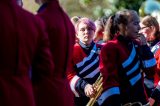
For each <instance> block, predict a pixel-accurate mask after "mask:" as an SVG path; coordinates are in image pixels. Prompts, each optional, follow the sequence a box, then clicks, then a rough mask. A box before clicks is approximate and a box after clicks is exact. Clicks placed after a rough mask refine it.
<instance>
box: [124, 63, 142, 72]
mask: <svg viewBox="0 0 160 106" xmlns="http://www.w3.org/2000/svg"><path fill="white" fill-rule="evenodd" d="M139 65H140V61H138V62H137V63H136V64H135V66H134V67H133V68H132V69H131V70H129V71H128V72H127V75H131V74H132V73H133V72H135V71H136V70H137V69H138V68H139Z"/></svg>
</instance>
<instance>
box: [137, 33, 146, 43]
mask: <svg viewBox="0 0 160 106" xmlns="http://www.w3.org/2000/svg"><path fill="white" fill-rule="evenodd" d="M136 41H137V42H138V43H139V45H147V41H146V38H145V36H144V35H143V34H139V35H138V37H137V39H136Z"/></svg>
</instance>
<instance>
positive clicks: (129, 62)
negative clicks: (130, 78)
mask: <svg viewBox="0 0 160 106" xmlns="http://www.w3.org/2000/svg"><path fill="white" fill-rule="evenodd" d="M135 56H136V50H135V48H134V46H133V47H132V52H131V54H130V56H129V57H128V59H127V60H126V61H125V62H123V63H122V66H123V67H124V68H126V67H127V66H128V65H130V64H131V63H132V61H133V60H134V58H135Z"/></svg>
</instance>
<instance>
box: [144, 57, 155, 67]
mask: <svg viewBox="0 0 160 106" xmlns="http://www.w3.org/2000/svg"><path fill="white" fill-rule="evenodd" d="M143 65H144V67H145V68H150V67H153V66H154V65H156V59H155V58H152V59H150V60H145V61H143Z"/></svg>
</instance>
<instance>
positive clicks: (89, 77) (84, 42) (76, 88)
mask: <svg viewBox="0 0 160 106" xmlns="http://www.w3.org/2000/svg"><path fill="white" fill-rule="evenodd" d="M75 29H76V36H77V38H78V39H79V42H78V43H76V44H75V45H74V52H73V58H72V62H71V63H70V68H69V69H68V71H67V75H68V79H69V81H70V87H71V90H72V91H73V93H74V94H75V105H76V106H86V104H87V102H88V101H89V97H93V96H94V95H95V93H96V91H95V89H94V87H93V85H92V84H93V83H94V82H95V81H96V79H97V78H98V77H99V75H100V70H99V52H100V49H101V45H98V44H95V43H94V42H93V36H94V34H95V29H96V27H95V24H94V22H93V21H92V20H90V19H89V18H80V19H79V20H78V22H77V24H76V26H75Z"/></svg>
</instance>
